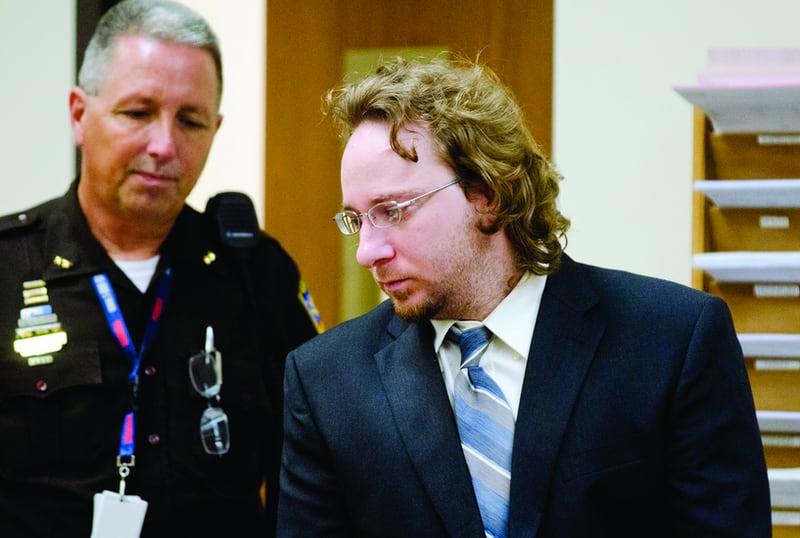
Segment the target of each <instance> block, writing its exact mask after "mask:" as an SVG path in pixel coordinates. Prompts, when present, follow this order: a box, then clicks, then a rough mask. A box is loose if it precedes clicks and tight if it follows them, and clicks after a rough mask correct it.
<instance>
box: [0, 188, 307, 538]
mask: <svg viewBox="0 0 800 538" xmlns="http://www.w3.org/2000/svg"><path fill="white" fill-rule="evenodd" d="M168 267H169V268H171V270H172V273H173V279H172V286H171V289H170V291H169V295H168V297H167V299H166V303H165V305H164V309H163V316H162V318H161V322H160V324H159V326H158V332H157V333H156V336H155V338H154V340H153V343H152V345H151V346H150V348H149V349H148V350H147V351H146V352H145V354H144V355H143V357H142V361H141V367H140V383H139V394H138V398H137V399H136V404H137V406H138V411H137V412H136V431H135V465H134V466H133V467H131V473H130V476H129V477H128V479H127V488H126V492H127V493H128V494H131V495H138V496H140V497H142V498H143V499H144V500H146V501H148V502H149V507H148V511H147V515H146V518H145V527H144V530H143V532H142V536H143V537H145V538H146V537H148V536H150V537H152V536H214V537H221V536H227V535H229V532H230V531H231V530H232V529H234V528H242V527H243V528H264V529H266V530H265V532H259V533H258V535H259V536H269V535H271V534H272V530H271V528H270V527H271V525H272V524H273V522H272V518H273V517H274V514H273V509H274V506H273V505H274V502H275V501H276V497H277V492H278V483H277V477H278V467H279V457H280V444H281V410H282V396H281V389H282V381H283V361H284V358H285V356H286V354H287V353H288V351H289V350H291V349H292V348H294V347H296V346H297V345H299V344H300V343H302V342H303V341H305V340H307V339H308V338H310V337H312V336H314V335H315V334H316V333H317V330H318V325H315V323H314V322H313V321H312V319H313V318H312V316H311V315H310V312H311V313H314V312H313V308H312V307H310V306H306V305H307V304H308V303H304V302H303V301H301V298H300V297H299V295H298V292H299V290H300V288H301V287H302V283H301V281H300V277H299V274H298V270H297V267H296V266H295V264H294V262H293V261H292V260H291V259H290V257H289V256H288V255H287V253H286V252H285V251H284V250H283V249H282V248H281V247H280V245H279V244H278V243H277V242H276V241H275V240H274V239H272V238H269V237H268V236H266V235H263V236H262V237H260V239H259V241H258V244H257V245H256V246H255V247H253V248H252V249H249V250H246V251H244V250H241V249H232V248H229V247H227V246H225V245H224V244H223V243H222V242H221V241H220V240H219V238H218V233H217V232H216V227H215V225H214V223H212V222H210V219H209V218H207V217H206V216H205V215H202V214H200V213H198V212H196V211H194V210H193V209H191V208H189V207H188V206H187V207H186V208H185V209H184V210H183V212H182V213H181V214H180V216H179V218H178V220H177V222H176V224H175V226H174V227H173V230H172V231H171V233H170V235H169V237H168V238H167V240H166V241H165V243H164V244H163V246H162V249H161V253H160V260H159V263H158V267H157V269H156V275H155V276H154V277H153V281H152V282H151V284H150V287H149V288H148V290H147V291H146V293H144V294H142V293H141V292H140V291H139V290H138V289H137V288H136V287H135V286H134V285H133V284H132V283H131V282H130V281H129V280H128V278H127V277H126V276H125V275H124V274H123V273H122V272H121V271H120V270H119V268H118V267H117V266H116V265H115V264H114V262H113V261H112V260H111V259H110V258H109V257H108V256H107V255H106V253H105V251H104V250H103V248H102V247H101V246H100V244H99V243H98V242H97V241H96V240H95V239H94V237H93V236H92V234H91V233H90V231H89V228H88V225H87V223H86V220H85V218H84V216H83V214H82V213H81V211H80V208H79V205H78V201H77V181H76V182H75V183H73V185H72V186H71V188H70V190H69V192H68V193H67V194H66V195H65V196H64V197H62V198H59V199H56V200H52V201H50V202H47V203H44V204H42V205H40V206H38V207H36V208H33V209H31V210H29V211H26V212H24V213H22V214H19V215H10V216H8V217H4V218H2V219H0V293H2V300H0V536H2V537H4V538H12V537H17V536H20V537H26V538H33V537H40V536H41V537H45V536H47V537H57V536H58V537H60V536H64V537H86V536H89V529H90V527H91V519H92V496H93V494H94V493H97V492H100V491H102V490H105V489H108V490H112V491H117V490H118V489H119V474H118V470H117V467H116V456H117V454H118V451H119V443H120V432H121V427H122V420H123V417H124V415H125V414H126V413H127V412H128V411H130V408H131V407H130V406H131V391H130V389H129V384H128V374H129V373H130V371H131V361H130V359H129V358H128V357H127V356H126V355H125V353H124V352H123V350H122V348H121V346H120V344H119V343H118V341H117V340H116V339H115V338H114V336H113V335H112V333H111V330H110V329H109V326H108V323H107V321H106V318H105V315H104V312H103V309H102V308H101V305H100V301H99V299H98V297H97V294H96V293H95V290H94V287H93V285H92V276H93V275H96V274H99V273H105V274H107V275H108V278H109V280H110V282H111V285H112V287H113V289H114V292H115V294H116V297H117V300H118V302H119V304H120V307H121V311H122V314H123V316H124V319H125V322H126V324H127V327H128V329H129V331H130V334H131V337H132V340H133V343H134V344H135V346H136V347H137V349H138V347H139V344H140V342H141V339H142V335H143V332H144V328H145V325H146V323H147V320H148V317H149V316H150V313H151V311H152V308H153V303H154V300H155V295H156V288H157V283H158V279H159V276H160V275H162V274H163V272H164V270H165V269H166V268H168ZM26 302H27V303H28V304H27V305H26ZM40 307H41V308H40ZM31 312H33V314H34V315H33V317H32V318H31ZM39 315H41V316H43V317H37V316H39ZM23 318H24V319H23ZM31 319H32V321H31ZM207 326H211V327H213V329H214V334H215V343H216V348H217V349H218V350H219V351H220V353H221V355H222V371H223V385H222V389H221V407H222V408H223V409H224V411H225V412H226V413H227V415H228V417H229V421H230V433H231V443H230V451H229V452H228V453H227V454H225V455H223V456H212V455H209V454H207V453H206V452H205V451H204V449H203V446H202V443H201V439H200V430H199V428H200V416H201V414H202V412H203V410H204V409H205V408H206V407H207V402H206V400H205V399H204V398H203V397H202V396H201V395H199V394H198V393H197V392H196V391H195V390H194V389H193V388H192V386H191V384H190V381H189V374H188V359H189V357H190V356H191V355H194V354H196V353H198V352H200V351H202V350H203V348H204V344H205V332H206V327H207ZM62 333H63V334H62ZM41 334H46V335H55V336H48V337H47V338H51V340H47V338H46V339H43V341H44V342H46V343H45V345H44V350H39V351H38V352H37V353H39V354H38V355H34V356H32V357H23V356H22V355H21V354H20V352H18V351H22V352H23V353H28V354H30V353H31V352H30V351H28V348H26V347H25V346H26V343H27V344H30V341H29V340H28V341H27V342H26V340H27V339H29V338H31V337H32V336H38V335H41ZM18 341H21V342H18ZM64 342H65V343H64ZM15 345H17V347H18V349H17V351H15ZM59 346H60V348H59ZM56 348H59V349H56ZM264 480H266V481H267V499H268V505H269V506H270V509H269V510H267V511H266V512H265V511H264V510H263V508H262V506H261V502H260V496H259V488H260V485H261V484H262V482H263V481H264Z"/></svg>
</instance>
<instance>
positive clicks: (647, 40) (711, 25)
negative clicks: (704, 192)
mask: <svg viewBox="0 0 800 538" xmlns="http://www.w3.org/2000/svg"><path fill="white" fill-rule="evenodd" d="M798 17H800V2H797V1H796V0H760V1H758V2H754V1H752V0H701V1H697V0H670V1H669V2H649V1H648V2H642V1H641V0H612V1H608V2H595V1H592V0H556V4H555V29H554V32H555V58H554V65H555V74H554V96H555V97H554V114H553V127H554V129H553V131H554V132H553V147H554V157H555V160H556V161H557V163H558V165H559V167H560V170H561V172H562V173H563V174H564V175H565V176H566V180H565V181H564V183H563V190H562V197H561V200H562V207H563V210H564V212H565V213H566V214H567V215H568V216H569V217H571V218H572V223H573V226H572V230H571V232H570V234H569V237H570V241H569V246H568V248H567V252H568V253H569V254H572V255H573V256H574V257H576V258H580V259H581V260H584V261H588V262H593V263H597V264H601V265H607V266H614V267H620V268H624V269H628V270H632V271H636V272H641V273H646V274H651V275H655V276H661V277H664V278H668V279H671V280H676V281H678V282H682V283H685V284H689V283H690V281H691V233H690V231H691V179H692V110H691V107H690V106H689V104H688V103H686V102H685V101H684V100H683V99H682V98H681V97H680V96H678V94H676V93H675V92H674V91H673V90H672V86H673V85H675V84H686V83H689V84H692V83H694V82H696V74H697V73H698V72H699V71H701V70H703V69H704V67H705V63H706V51H707V50H708V49H709V48H710V47H800V32H798V31H797V25H796V22H795V21H797V20H798Z"/></svg>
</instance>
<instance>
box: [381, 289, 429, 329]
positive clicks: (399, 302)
mask: <svg viewBox="0 0 800 538" xmlns="http://www.w3.org/2000/svg"><path fill="white" fill-rule="evenodd" d="M410 296H411V294H410V293H409V292H407V291H401V292H397V293H393V294H390V295H389V299H390V300H391V301H392V306H393V307H394V313H395V314H397V317H399V318H400V319H402V320H403V321H407V322H408V323H416V322H419V321H425V320H429V319H433V318H434V317H435V316H436V315H437V314H438V313H439V312H440V311H441V309H442V305H441V302H440V301H437V300H436V298H435V297H428V298H427V299H426V300H425V301H423V302H422V303H420V304H412V305H407V304H405V301H406V300H407V299H408V298H409V297H410Z"/></svg>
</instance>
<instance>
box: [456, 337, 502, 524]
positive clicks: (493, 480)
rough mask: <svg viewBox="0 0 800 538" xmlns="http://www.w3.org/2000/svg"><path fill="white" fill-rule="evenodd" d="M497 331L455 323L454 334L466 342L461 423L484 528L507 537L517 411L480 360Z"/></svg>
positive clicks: (459, 393)
mask: <svg viewBox="0 0 800 538" xmlns="http://www.w3.org/2000/svg"><path fill="white" fill-rule="evenodd" d="M491 336H492V333H491V332H490V331H489V329H487V328H486V327H484V326H483V325H481V326H479V327H475V328H472V329H467V330H462V329H460V328H459V327H457V326H455V325H453V327H452V328H451V329H450V333H449V335H448V337H449V338H450V339H451V340H454V341H457V342H458V345H459V347H460V348H461V370H460V371H459V373H458V374H457V375H456V379H455V390H454V392H455V409H456V423H457V424H458V433H459V435H460V436H461V448H462V449H463V450H464V457H465V459H466V460H467V466H468V467H469V471H470V474H471V475H472V487H473V488H474V489H475V497H476V498H477V500H478V506H479V507H480V510H481V518H482V519H483V528H484V530H485V532H486V536H489V537H495V538H501V537H502V538H504V537H505V536H506V531H507V528H508V499H509V490H510V485H511V449H512V446H513V443H514V413H513V411H512V410H511V407H510V406H509V405H508V401H506V398H505V396H504V395H503V391H502V390H500V387H499V386H497V383H495V382H494V380H493V379H492V378H491V377H490V376H489V375H488V374H487V373H486V372H485V371H484V369H483V368H481V366H480V360H481V356H482V355H483V352H484V351H486V348H487V347H488V346H489V339H490V338H491Z"/></svg>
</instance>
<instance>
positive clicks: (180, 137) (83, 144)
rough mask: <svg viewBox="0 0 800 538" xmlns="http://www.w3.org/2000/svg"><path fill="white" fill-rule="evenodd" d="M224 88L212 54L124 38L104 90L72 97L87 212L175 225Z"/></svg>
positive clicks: (194, 178)
mask: <svg viewBox="0 0 800 538" xmlns="http://www.w3.org/2000/svg"><path fill="white" fill-rule="evenodd" d="M218 92H219V89H218V84H217V77H216V70H215V65H214V61H213V59H212V57H211V55H210V54H209V53H208V52H206V51H203V50H200V49H196V48H192V47H188V46H184V45H174V44H165V43H162V42H159V41H155V40H153V39H150V38H146V37H141V36H125V37H123V38H121V39H120V41H119V43H118V45H117V50H116V53H115V56H114V60H113V62H112V65H111V66H110V68H109V71H108V75H107V78H106V80H105V83H104V84H103V86H102V88H101V89H100V91H99V93H98V94H97V95H88V94H86V93H85V92H84V91H83V90H82V89H80V88H75V89H73V91H72V93H71V94H70V112H71V119H72V129H73V135H74V138H75V144H76V145H77V146H78V147H80V148H81V149H82V154H83V160H82V165H81V187H80V188H81V191H82V192H81V204H82V206H83V209H84V211H86V212H87V213H88V212H91V211H100V212H103V213H104V214H105V215H106V216H107V217H110V218H117V219H122V220H125V221H130V220H131V219H134V220H135V221H138V222H141V223H142V224H147V223H153V224H167V223H170V224H171V222H172V221H173V220H174V219H175V217H176V216H177V215H178V213H179V212H180V210H181V208H182V206H183V203H184V201H185V199H186V197H187V196H188V195H189V193H190V192H191V190H192V188H193V187H194V185H195V183H196V182H197V179H198V177H199V176H200V173H201V172H202V170H203V166H204V165H205V162H206V158H207V157H208V152H209V150H210V149H211V142H212V141H213V139H214V134H215V133H216V131H217V129H218V128H219V125H220V122H221V120H222V118H221V116H220V115H219V114H218V111H217V109H218V106H217V104H218Z"/></svg>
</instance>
